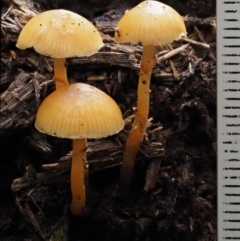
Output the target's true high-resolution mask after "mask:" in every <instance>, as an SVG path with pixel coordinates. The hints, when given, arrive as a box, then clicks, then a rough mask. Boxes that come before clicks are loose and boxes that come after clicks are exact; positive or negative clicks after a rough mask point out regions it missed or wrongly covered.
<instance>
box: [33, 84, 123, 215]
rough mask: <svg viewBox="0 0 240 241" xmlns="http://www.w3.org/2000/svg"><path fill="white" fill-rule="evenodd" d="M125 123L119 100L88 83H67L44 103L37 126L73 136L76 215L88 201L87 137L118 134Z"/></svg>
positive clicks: (74, 212)
mask: <svg viewBox="0 0 240 241" xmlns="http://www.w3.org/2000/svg"><path fill="white" fill-rule="evenodd" d="M123 125H124V121H123V118H122V113H121V111H120V109H119V107H118V105H117V104H116V102H115V101H114V100H113V99H112V98H111V97H110V96H108V95H107V94H105V93H104V92H103V91H101V90H99V89H97V88H96V87H93V86H91V85H88V84H83V83H75V84H70V85H67V86H63V87H61V88H59V89H57V90H55V91H54V92H52V93H51V94H50V95H49V96H48V97H47V98H46V99H45V100H44V101H43V102H42V104H41V105H40V107H39V109H38V112H37V116H36V122H35V127H36V129H37V130H38V131H40V132H42V133H45V134H48V135H51V136H56V137H61V138H68V139H73V151H72V167H71V191H72V202H71V211H72V213H73V214H74V215H76V216H79V215H81V214H82V213H83V208H84V207H85V201H86V194H85V186H84V170H85V168H87V167H86V165H87V159H86V148H87V145H86V142H87V141H86V139H87V138H102V137H106V136H110V135H113V134H116V133H118V132H119V131H120V130H121V129H122V128H123Z"/></svg>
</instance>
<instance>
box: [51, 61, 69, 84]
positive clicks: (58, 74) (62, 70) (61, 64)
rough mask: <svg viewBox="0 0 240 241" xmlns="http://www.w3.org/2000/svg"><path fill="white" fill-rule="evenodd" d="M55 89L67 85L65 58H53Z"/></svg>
mask: <svg viewBox="0 0 240 241" xmlns="http://www.w3.org/2000/svg"><path fill="white" fill-rule="evenodd" d="M53 80H54V82H55V85H56V89H58V88H60V87H62V86H66V85H68V84H69V83H68V79H67V68H66V58H55V59H54V77H53Z"/></svg>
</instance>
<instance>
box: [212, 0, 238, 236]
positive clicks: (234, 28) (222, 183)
mask: <svg viewBox="0 0 240 241" xmlns="http://www.w3.org/2000/svg"><path fill="white" fill-rule="evenodd" d="M217 118H218V127H217V128H218V130H217V133H218V140H217V147H218V148H217V149H218V157H217V158H218V241H226V240H240V1H223V0H217Z"/></svg>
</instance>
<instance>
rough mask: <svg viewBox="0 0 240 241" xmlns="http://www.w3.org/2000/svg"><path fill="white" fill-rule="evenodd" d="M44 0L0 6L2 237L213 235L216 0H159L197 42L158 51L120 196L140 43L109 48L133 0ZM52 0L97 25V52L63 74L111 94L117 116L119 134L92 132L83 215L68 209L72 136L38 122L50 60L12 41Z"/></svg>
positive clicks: (196, 238)
mask: <svg viewBox="0 0 240 241" xmlns="http://www.w3.org/2000/svg"><path fill="white" fill-rule="evenodd" d="M52 2H53V3H54V4H52V5H50V4H49V3H48V1H44V0H41V1H40V0H39V1H34V3H33V2H31V1H30V0H28V1H21V0H14V1H4V3H3V4H2V9H1V85H0V100H1V102H0V115H1V116H0V117H1V119H0V128H1V132H0V145H1V146H0V160H1V161H0V192H1V198H0V241H10V240H11V241H23V240H24V241H41V240H44V241H50V240H51V241H56V240H57V241H66V240H69V241H80V240H81V241H97V240H101V241H111V240H115V241H122V240H124V241H137V240H138V241H155V240H156V241H159V240H164V241H179V240H184V241H211V240H212V241H216V240H217V237H216V222H217V215H216V23H215V6H214V4H215V1H204V0H201V1H195V0H189V1H185V2H184V3H181V2H179V1H174V0H169V1H167V0H166V1H164V3H166V4H168V5H170V6H172V7H174V8H175V9H176V10H177V11H178V12H179V13H180V14H181V15H182V16H184V21H185V24H186V27H187V32H188V38H190V39H192V40H194V41H195V42H193V43H187V42H185V41H184V40H181V41H177V42H174V43H173V44H172V47H173V48H174V49H177V48H179V47H181V48H182V49H181V51H179V53H177V54H175V55H173V56H172V57H171V58H170V59H168V58H165V57H166V56H165V54H166V53H169V52H171V46H170V47H169V46H163V47H161V48H160V47H159V48H158V49H157V52H156V60H157V61H156V64H155V66H154V69H153V73H152V79H151V100H150V113H149V118H152V119H151V121H150V122H149V124H148V127H147V129H146V135H145V137H144V140H143V142H142V144H141V148H140V151H139V153H138V156H137V161H136V166H135V169H134V177H133V183H132V186H131V191H130V192H129V193H128V194H127V195H124V194H122V193H121V192H120V190H119V188H118V173H119V169H120V165H121V159H122V151H123V148H124V144H125V141H126V139H127V136H128V132H129V130H130V128H131V124H132V121H133V114H134V110H133V107H135V106H136V100H137V82H138V73H139V63H140V59H141V54H142V47H141V46H131V45H120V44H116V43H115V42H114V41H113V39H112V37H113V35H114V28H115V26H116V24H117V21H118V20H119V18H120V17H121V16H122V14H123V12H124V10H125V9H126V8H127V7H129V5H131V6H134V5H135V4H136V3H137V2H138V1H136V0H135V1H123V4H122V6H119V4H117V3H116V4H115V1H113V2H112V3H111V4H110V3H109V2H108V1H103V2H104V4H105V5H104V6H100V5H97V4H95V1H94V0H91V1H90V0H89V1H86V3H85V4H86V6H85V5H84V6H83V7H82V8H81V7H79V6H81V3H80V1H79V3H78V1H77V0H76V1H73V4H70V5H69V1H67V0H65V1H64V0H62V1H52ZM125 2H128V4H125ZM88 4H89V5H88ZM91 4H92V6H94V7H92V8H91V9H90V6H91ZM93 4H95V5H93ZM53 8H68V9H70V10H72V11H75V12H78V13H79V14H83V15H84V16H86V17H87V18H89V19H90V20H91V21H93V23H94V24H95V25H96V27H97V28H98V30H99V31H100V32H101V34H102V37H103V40H104V47H103V48H102V49H101V50H100V51H99V53H97V54H95V55H93V56H91V57H85V58H71V59H68V60H67V61H68V77H69V81H70V82H71V83H73V82H84V83H88V84H90V85H94V86H96V87H98V88H100V89H101V90H103V91H104V92H106V93H107V94H109V95H110V96H111V97H112V98H113V99H114V100H115V101H116V102H117V103H118V105H119V106H120V108H121V111H122V113H123V116H124V119H125V127H124V130H122V131H121V132H120V133H118V134H116V135H114V136H111V137H108V138H105V139H100V140H89V143H88V150H87V156H88V160H89V166H90V167H89V168H90V169H89V171H90V175H89V188H88V190H87V208H86V214H85V216H83V217H81V218H74V217H72V216H71V214H70V211H69V203H70V201H71V193H70V183H69V176H70V163H71V141H70V140H65V139H59V138H55V137H50V136H46V135H43V134H41V133H39V132H37V130H36V129H35V128H34V120H35V115H36V112H37V109H38V106H39V104H40V103H41V102H42V100H43V99H44V98H45V97H46V96H47V95H48V94H49V93H51V92H52V91H53V89H54V84H53V81H52V75H53V67H52V66H53V61H52V59H51V58H49V57H46V56H42V55H39V54H38V53H36V52H35V51H34V50H33V49H27V50H19V49H17V47H16V46H15V45H16V41H17V38H18V35H19V33H20V31H21V28H22V26H24V24H25V23H26V22H27V20H28V19H29V12H32V13H37V12H41V11H45V10H48V9H53ZM23 9H28V10H29V12H28V13H26V12H24V10H23ZM88 9H89V11H88ZM183 46H184V47H183Z"/></svg>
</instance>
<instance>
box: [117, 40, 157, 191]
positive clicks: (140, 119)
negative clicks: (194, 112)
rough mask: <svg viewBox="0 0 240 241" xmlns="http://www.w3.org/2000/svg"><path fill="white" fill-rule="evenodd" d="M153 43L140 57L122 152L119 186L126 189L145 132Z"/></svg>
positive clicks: (144, 48)
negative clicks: (131, 114)
mask: <svg viewBox="0 0 240 241" xmlns="http://www.w3.org/2000/svg"><path fill="white" fill-rule="evenodd" d="M154 52H155V47H154V45H150V44H149V45H145V46H144V47H143V55H142V59H141V70H140V75H139V81H138V103H137V110H136V113H135V120H134V123H133V126H132V130H131V131H130V133H129V137H128V140H127V143H126V146H125V149H124V152H123V161H122V167H121V170H120V180H119V182H120V187H121V188H122V189H123V190H128V188H129V184H130V182H131V177H132V172H133V168H134V163H135V159H136V155H137V152H138V149H139V146H140V142H141V141H142V138H143V135H144V133H145V128H146V124H147V120H148V113H149V92H150V89H149V87H150V79H151V74H152V67H153V63H154Z"/></svg>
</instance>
